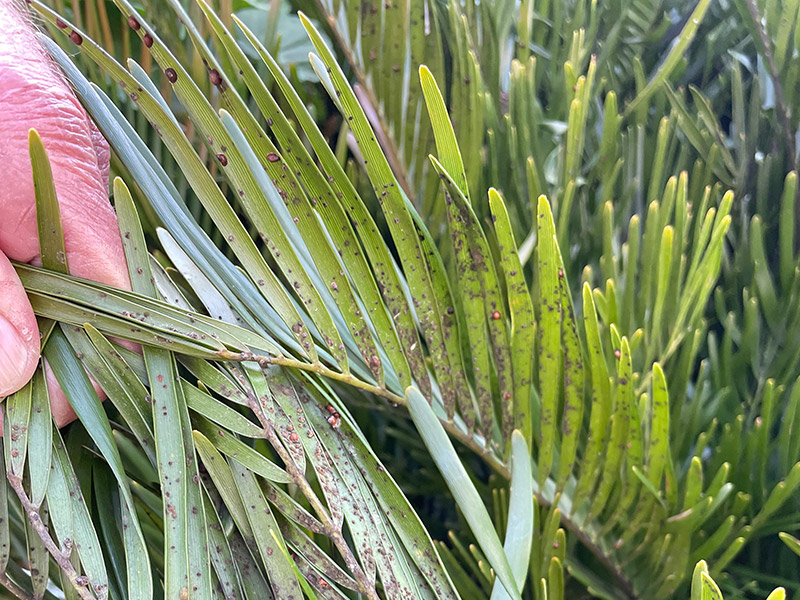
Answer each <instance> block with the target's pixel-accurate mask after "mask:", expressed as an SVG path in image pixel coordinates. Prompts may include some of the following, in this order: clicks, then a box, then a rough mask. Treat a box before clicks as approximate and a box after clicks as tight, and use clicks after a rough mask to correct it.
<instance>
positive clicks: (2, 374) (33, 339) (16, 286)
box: [0, 252, 39, 398]
mask: <svg viewBox="0 0 800 600" xmlns="http://www.w3.org/2000/svg"><path fill="white" fill-rule="evenodd" d="M38 360H39V328H38V327H37V325H36V317H35V316H34V315H33V309H31V305H30V303H29V302H28V297H27V296H26V295H25V290H24V289H23V288H22V283H20V280H19V277H17V273H16V271H15V270H14V267H12V266H11V263H10V262H9V261H8V258H6V256H5V255H4V254H3V253H2V252H0V398H2V397H5V396H8V395H9V394H11V393H13V392H16V391H17V390H18V389H20V388H21V387H22V386H24V385H25V384H26V383H27V382H28V380H29V379H30V378H31V377H32V376H33V372H34V371H35V370H36V363H37V361H38Z"/></svg>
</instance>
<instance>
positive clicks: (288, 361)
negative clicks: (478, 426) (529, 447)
mask: <svg viewBox="0 0 800 600" xmlns="http://www.w3.org/2000/svg"><path fill="white" fill-rule="evenodd" d="M219 354H220V358H223V359H224V360H232V361H237V362H256V363H258V365H259V366H260V367H261V368H262V369H263V368H264V367H267V366H269V365H278V366H282V367H287V368H294V369H300V370H302V371H310V372H312V373H317V374H318V375H322V376H323V377H327V378H329V379H333V380H335V381H339V382H341V383H344V384H346V385H350V386H352V387H355V388H358V389H361V390H363V391H365V392H369V393H371V394H374V395H376V396H379V397H381V398H384V399H386V400H388V401H389V402H392V403H394V404H398V405H402V406H407V405H406V400H405V398H404V397H402V396H399V395H397V394H395V393H393V392H391V391H389V390H387V389H386V388H383V387H378V386H376V385H373V384H370V383H367V382H365V381H361V380H360V379H358V378H357V377H354V376H353V375H352V374H350V373H340V372H338V371H334V370H333V369H330V368H328V367H326V366H325V365H323V364H322V363H306V362H303V361H300V360H297V359H294V358H288V357H285V356H260V355H257V354H253V353H252V352H242V353H235V352H229V351H223V352H220V353H219ZM250 396H251V395H250V394H248V399H249V402H250V404H251V408H252V409H253V412H255V413H256V416H257V417H258V419H259V420H260V421H261V424H262V426H263V427H264V429H265V431H266V432H267V434H268V438H267V439H268V440H269V441H270V443H271V444H272V445H273V446H274V447H275V450H276V451H277V452H278V455H279V456H280V457H281V460H283V462H284V464H285V465H286V470H287V472H288V473H289V475H291V476H292V478H293V479H294V480H295V482H296V483H298V485H299V486H300V488H301V490H302V491H303V493H304V495H306V497H307V498H308V499H309V501H310V502H311V503H312V506H313V507H314V509H315V510H316V511H317V513H318V514H319V515H320V518H321V520H322V523H323V525H324V526H325V533H326V534H328V532H329V531H334V532H336V533H337V535H338V536H339V538H341V533H339V532H337V531H336V529H335V528H333V527H332V523H331V522H330V518H329V517H328V515H327V511H325V508H324V507H323V506H322V504H321V503H320V502H319V499H318V498H317V497H316V495H315V494H314V492H313V490H311V488H310V486H308V482H307V481H306V480H305V477H304V476H303V475H302V473H299V472H297V470H296V467H295V465H294V462H293V461H292V459H291V457H290V456H289V454H288V452H286V450H285V448H283V445H282V444H281V443H280V440H278V438H277V435H276V434H275V432H274V430H273V429H272V424H271V423H269V422H268V421H267V419H266V417H265V416H264V415H263V414H262V411H261V406H260V405H259V404H258V402H256V400H255V398H250ZM442 425H443V426H444V428H445V430H446V431H447V432H448V433H449V434H450V435H451V436H453V438H455V439H456V440H458V441H459V442H461V443H462V444H463V445H464V446H466V447H467V448H469V449H470V450H472V451H473V452H475V453H476V454H478V455H479V456H480V457H481V458H482V459H483V460H484V461H485V462H486V464H487V465H489V466H490V467H491V468H492V470H494V471H495V472H496V473H497V474H498V475H500V476H501V477H503V478H504V479H506V480H510V479H511V471H510V469H509V467H508V465H506V464H505V463H504V462H503V461H502V460H501V459H500V458H498V457H497V455H495V454H494V452H492V451H491V450H490V449H489V448H487V447H486V446H483V445H481V444H480V443H479V442H478V441H477V440H476V439H475V438H474V437H473V436H472V435H471V434H469V433H468V432H466V431H464V430H463V429H462V428H460V427H459V426H458V425H457V424H456V423H455V422H454V421H446V420H442ZM269 435H272V436H273V437H272V438H270V437H269ZM299 482H303V483H304V484H305V486H308V493H306V490H305V489H304V488H303V486H302V485H300V483H299ZM535 495H536V499H537V500H538V501H539V504H540V505H541V506H544V507H549V506H551V505H552V504H553V501H552V499H548V498H545V496H544V495H543V494H542V493H541V492H536V493H535ZM320 511H321V512H320ZM561 523H562V524H563V525H564V527H565V529H567V530H568V531H569V532H570V533H572V534H573V535H574V536H575V537H576V538H578V540H579V541H580V542H581V543H582V544H583V545H584V546H585V547H586V548H587V549H588V550H589V551H590V552H591V553H592V554H593V555H594V556H595V557H596V558H597V559H598V561H599V562H600V563H601V564H602V565H603V566H604V567H605V568H606V569H607V570H608V571H609V572H610V573H611V576H612V577H613V578H614V581H615V582H616V585H617V586H618V588H619V589H620V590H621V591H623V593H625V595H626V597H628V598H633V597H635V596H634V591H633V587H632V586H631V583H630V582H629V581H628V580H627V579H626V578H625V575H624V574H623V573H622V572H621V571H620V569H619V567H618V566H617V565H616V564H615V563H614V561H613V560H612V559H611V557H610V556H609V555H607V554H606V553H605V552H603V549H602V548H601V547H600V545H599V543H597V542H596V541H595V540H593V539H592V537H591V536H590V535H589V534H588V533H587V532H586V531H585V530H584V529H582V528H581V526H580V525H579V524H578V523H577V522H575V521H573V520H572V519H570V518H569V517H568V516H567V514H566V513H562V515H561ZM328 535H329V534H328ZM329 537H331V539H332V540H333V541H334V543H336V538H334V537H333V536H330V535H329ZM341 543H342V546H343V548H344V549H346V550H347V552H348V553H350V549H349V547H348V546H347V544H346V543H345V542H344V539H341ZM337 548H339V545H338V544H337ZM339 549H340V551H341V550H342V549H341V548H339ZM343 556H345V555H344V553H343ZM351 556H352V554H351ZM353 560H355V558H354V557H353ZM345 561H346V562H347V557H346V556H345ZM356 566H357V567H358V563H357V562H356ZM348 568H350V565H349V564H348ZM358 568H359V570H360V567H358ZM362 573H363V572H362ZM355 574H356V573H355V572H354V575H355ZM356 579H357V580H358V581H359V585H361V580H359V579H358V577H357V578H356Z"/></svg>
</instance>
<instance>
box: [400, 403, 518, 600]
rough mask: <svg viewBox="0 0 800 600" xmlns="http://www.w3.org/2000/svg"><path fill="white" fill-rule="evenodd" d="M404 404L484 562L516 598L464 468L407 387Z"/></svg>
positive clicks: (497, 544)
mask: <svg viewBox="0 0 800 600" xmlns="http://www.w3.org/2000/svg"><path fill="white" fill-rule="evenodd" d="M406 401H407V402H408V408H409V411H410V413H411V418H412V419H413V421H414V425H416V427H417V430H418V431H419V434H420V437H421V438H422V441H423V442H424V443H425V446H426V447H427V448H428V452H430V455H431V457H433V460H434V462H435V463H436V466H437V468H438V469H439V472H440V473H441V474H442V476H443V477H444V478H445V482H446V483H447V487H448V489H449V490H450V493H451V494H453V497H454V499H455V501H456V504H458V507H459V509H460V510H461V512H462V513H463V514H464V518H465V519H466V521H467V524H468V525H469V527H470V529H471V530H472V533H473V535H475V539H476V540H477V541H478V544H479V545H480V547H481V549H482V550H483V552H484V553H485V554H486V558H487V559H488V561H489V563H490V564H491V566H492V568H493V569H494V570H495V572H496V573H497V576H498V578H499V579H500V581H501V583H502V585H503V587H504V588H505V590H506V592H507V593H508V594H509V596H511V598H519V597H520V595H519V590H518V588H517V584H516V581H515V578H514V574H513V572H512V571H511V566H510V565H509V563H508V559H507V558H506V555H505V553H504V551H503V547H502V546H501V544H500V539H499V538H498V537H497V532H496V531H495V530H494V527H493V526H492V521H491V519H490V518H489V513H488V512H486V508H485V507H484V505H483V501H482V500H481V497H480V495H479V494H478V491H477V490H476V489H475V486H474V485H473V483H472V481H471V480H470V478H469V475H467V472H466V470H465V469H464V465H463V463H462V462H461V459H459V457H458V454H456V451H455V448H453V444H452V442H450V439H449V438H448V437H447V434H446V433H445V431H444V428H443V427H442V425H441V423H439V419H438V418H437V417H436V415H435V414H434V413H433V410H431V407H430V406H429V405H428V402H427V401H426V400H425V398H424V397H423V396H422V394H420V393H419V391H418V390H416V389H415V388H413V387H409V388H408V389H407V390H406Z"/></svg>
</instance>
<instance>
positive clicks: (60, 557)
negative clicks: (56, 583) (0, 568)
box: [4, 472, 94, 600]
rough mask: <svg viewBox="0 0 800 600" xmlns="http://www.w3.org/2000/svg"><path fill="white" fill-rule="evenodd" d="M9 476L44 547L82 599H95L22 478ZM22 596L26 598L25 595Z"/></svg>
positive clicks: (10, 482)
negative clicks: (46, 523) (49, 526)
mask: <svg viewBox="0 0 800 600" xmlns="http://www.w3.org/2000/svg"><path fill="white" fill-rule="evenodd" d="M7 478H8V483H9V484H10V485H11V488H12V489H13V490H14V492H15V493H16V494H17V497H18V498H19V501H20V502H21V503H22V508H23V510H24V511H25V514H26V515H27V516H28V521H29V522H30V524H31V527H32V528H33V530H34V531H35V532H36V534H37V535H38V536H39V538H40V539H41V540H42V543H43V544H44V547H45V548H47V551H48V552H49V553H50V555H51V556H52V557H53V559H55V561H56V563H57V564H58V566H59V567H61V570H62V571H63V572H64V574H65V575H66V576H67V578H68V579H69V581H70V583H72V586H73V587H74V588H75V591H76V592H77V593H78V596H79V597H80V599H81V600H94V595H93V594H92V593H91V592H90V591H89V587H88V586H89V579H88V578H87V577H86V576H84V575H78V572H77V571H76V570H75V567H74V566H73V565H72V563H71V562H70V560H69V552H64V551H62V550H61V548H59V547H58V546H57V545H56V543H55V541H54V540H53V538H52V537H51V536H50V532H49V531H48V530H47V527H45V524H44V523H43V522H42V517H41V515H40V514H39V509H38V508H36V506H34V505H33V503H32V502H31V500H30V498H28V495H27V494H26V493H25V489H24V488H23V486H22V478H21V477H19V476H18V475H15V474H13V473H10V472H9V473H8V475H7ZM65 541H66V540H65ZM65 546H66V544H65ZM4 585H5V583H4ZM20 597H23V598H24V596H20Z"/></svg>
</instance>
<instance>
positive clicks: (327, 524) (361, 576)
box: [228, 352, 379, 600]
mask: <svg viewBox="0 0 800 600" xmlns="http://www.w3.org/2000/svg"><path fill="white" fill-rule="evenodd" d="M234 356H236V355H234ZM238 356H245V357H247V358H240V359H239V360H242V361H244V360H248V361H255V362H257V363H258V365H259V366H260V367H262V368H263V367H265V366H267V365H268V364H279V363H268V362H267V361H268V360H269V359H267V357H263V356H259V357H255V356H254V355H253V354H252V353H249V352H245V353H243V354H242V355H238ZM228 358H231V357H228ZM232 360H236V359H235V358H233V359H232ZM302 364H305V363H302ZM245 393H246V394H247V403H248V405H249V407H250V409H251V410H252V411H253V412H254V413H255V415H256V417H257V418H258V420H259V422H260V423H261V426H262V427H263V428H264V437H265V438H266V440H267V441H268V442H269V443H270V445H271V446H272V447H273V448H274V449H275V452H276V453H277V454H278V456H279V457H280V459H281V460H282V461H283V464H284V465H285V467H286V472H287V473H289V476H290V477H291V478H292V481H293V482H294V484H295V485H296V486H297V487H298V488H299V489H300V491H301V492H302V494H303V495H304V496H305V497H306V499H307V500H308V502H309V504H310V505H311V507H312V508H313V509H314V512H316V513H317V516H318V517H319V520H320V522H321V523H322V533H323V534H324V535H325V536H327V537H328V538H330V540H331V541H332V542H333V545H334V546H336V549H337V550H338V551H339V553H340V554H341V556H342V558H343V559H344V562H345V565H346V566H347V568H348V569H349V570H350V572H351V573H352V574H353V577H354V578H355V580H356V581H357V582H358V587H359V589H360V591H361V593H362V594H364V596H366V597H367V598H369V599H370V600H379V597H378V594H377V592H376V591H375V588H374V586H372V585H370V583H369V579H368V577H367V575H366V573H365V572H364V570H363V569H362V568H361V565H360V564H359V563H358V559H356V557H355V555H354V554H353V551H352V550H351V549H350V546H348V545H347V541H346V540H345V539H344V536H343V535H342V532H341V531H340V530H339V528H337V527H336V526H335V525H334V523H333V520H332V519H331V517H330V515H329V514H328V511H327V509H326V508H325V506H324V505H323V504H322V502H321V501H320V499H319V497H318V496H317V494H316V493H315V492H314V490H313V489H312V488H311V484H310V483H309V482H308V480H307V479H306V477H305V475H304V474H303V473H302V472H301V471H300V470H299V469H298V467H297V464H296V463H295V461H294V460H293V459H292V457H291V456H290V455H289V452H288V451H287V450H286V448H285V447H284V445H283V443H282V442H281V440H280V438H279V437H278V434H277V433H276V432H275V427H274V424H273V422H272V421H271V420H270V419H269V418H268V417H267V416H266V415H265V414H264V411H263V408H262V406H261V404H260V403H259V401H258V399H257V398H256V397H255V396H254V395H253V394H252V393H251V392H250V391H248V390H245Z"/></svg>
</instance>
